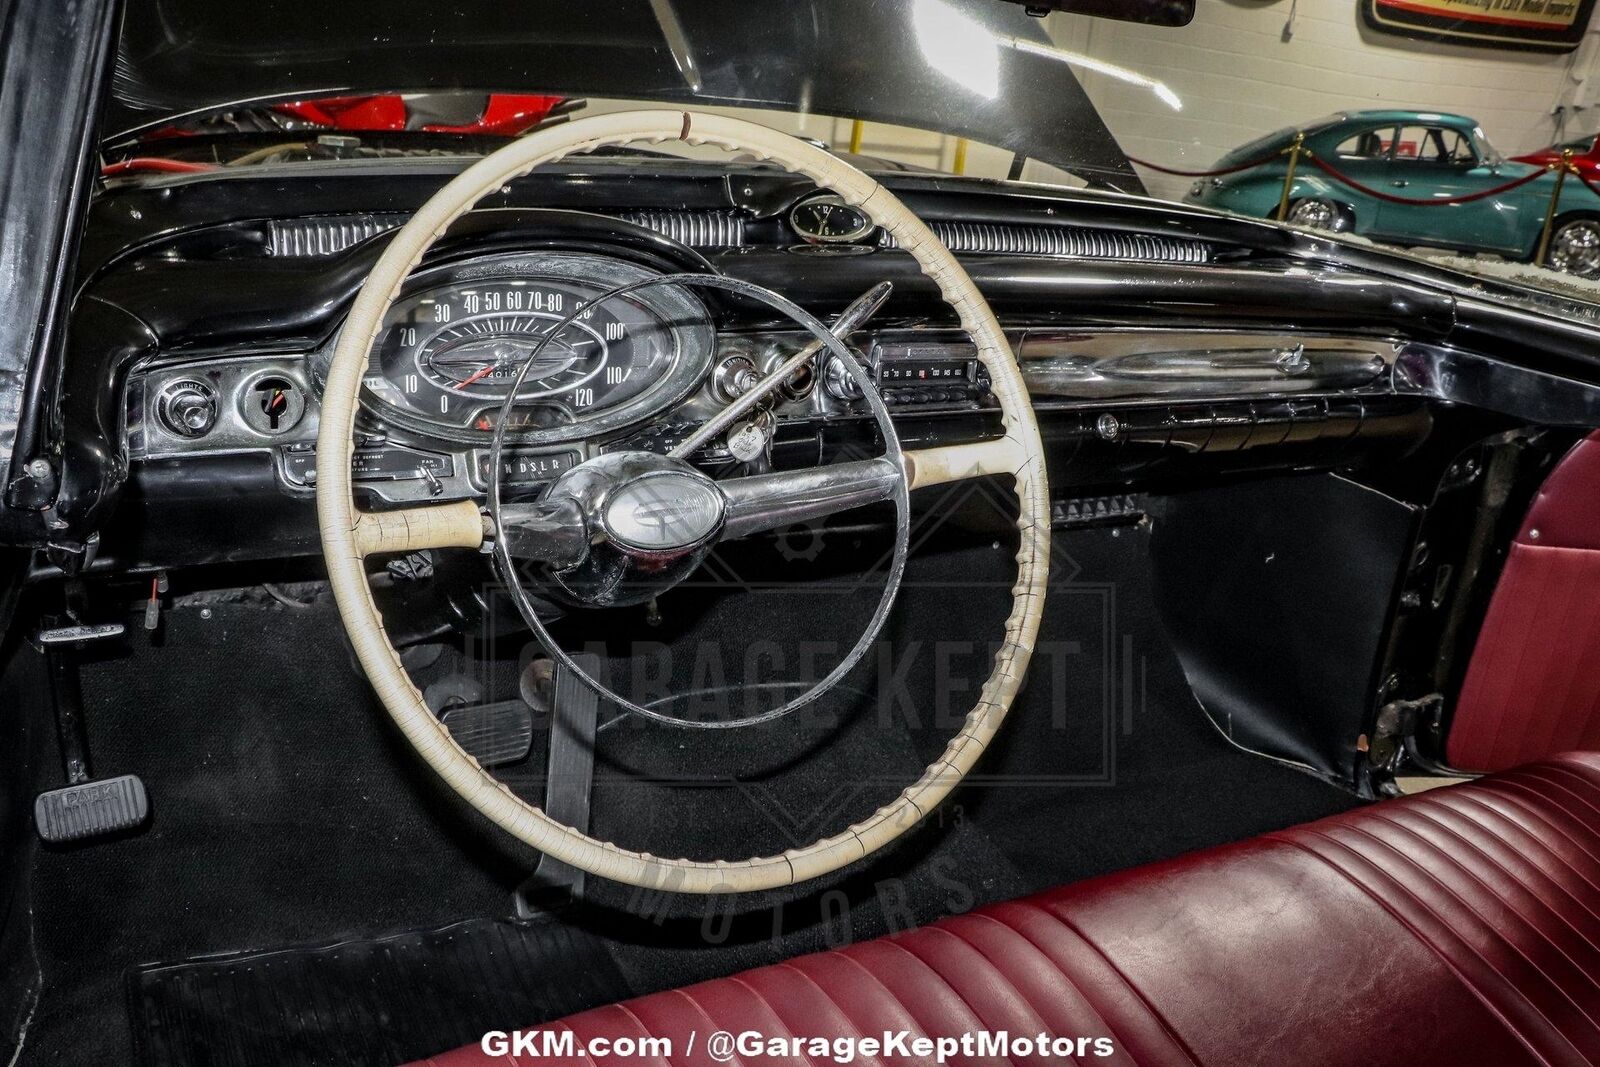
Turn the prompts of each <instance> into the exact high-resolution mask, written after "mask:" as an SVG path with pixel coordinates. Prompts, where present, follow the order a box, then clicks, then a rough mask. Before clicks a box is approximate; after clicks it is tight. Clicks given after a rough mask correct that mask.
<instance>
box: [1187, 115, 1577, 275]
mask: <svg viewBox="0 0 1600 1067" xmlns="http://www.w3.org/2000/svg"><path fill="white" fill-rule="evenodd" d="M1299 134H1303V135H1304V143H1303V147H1304V149H1305V150H1306V151H1308V152H1309V153H1311V157H1306V156H1302V157H1301V158H1300V160H1299V162H1298V164H1297V166H1296V168H1295V172H1294V178H1293V181H1292V182H1291V183H1290V188H1289V195H1288V205H1287V208H1288V211H1287V218H1288V219H1289V221H1290V222H1294V223H1298V224H1300V225H1302V226H1309V227H1313V228H1317V229H1327V230H1335V231H1340V232H1353V233H1359V234H1364V235H1366V236H1369V237H1372V238H1375V239H1378V240H1382V241H1391V242H1396V243H1401V244H1407V245H1429V246H1433V247H1440V248H1452V249H1460V250H1464V251H1471V252H1494V253H1498V254H1500V255H1504V256H1509V257H1511V258H1514V259H1520V260H1533V259H1536V258H1537V257H1538V253H1539V244H1540V237H1541V235H1542V231H1543V229H1544V223H1545V216H1546V214H1547V212H1548V211H1549V209H1550V199H1551V195H1552V193H1553V192H1554V190H1555V181H1556V178H1555V175H1554V174H1553V173H1549V172H1546V173H1543V174H1540V173H1539V172H1540V170H1541V169H1544V168H1540V167H1538V166H1535V165H1532V164H1528V163H1518V162H1515V161H1512V160H1507V159H1506V158H1505V157H1503V156H1502V155H1500V153H1499V152H1497V151H1495V149H1494V146H1493V145H1491V144H1490V143H1489V140H1488V138H1486V137H1485V136H1484V134H1483V130H1482V128H1481V127H1479V125H1478V123H1477V120H1475V119H1472V118H1468V117H1467V116H1465V115H1445V114H1439V113H1436V112H1423V111H1400V110H1375V111H1347V112H1340V113H1338V114H1335V115H1330V116H1328V117H1327V118H1323V119H1319V120H1317V121H1315V122H1311V123H1307V124H1306V125H1304V126H1299V127H1291V128H1288V129H1283V130H1279V131H1277V132H1276V133H1271V134H1268V135H1267V136H1265V137H1260V138H1257V139H1256V140H1254V141H1251V142H1249V143H1248V144H1244V145H1240V146H1239V147H1238V148H1235V149H1234V150H1233V151H1231V152H1229V153H1227V154H1226V155H1224V156H1223V157H1222V158H1221V159H1219V160H1217V162H1216V165H1215V166H1214V167H1213V168H1212V169H1213V170H1227V169H1228V168H1232V167H1240V166H1243V165H1244V164H1248V163H1250V162H1251V161H1253V160H1263V159H1264V160H1266V162H1263V163H1261V164H1260V165H1259V166H1254V167H1247V168H1246V169H1243V170H1238V171H1235V172H1234V173H1230V174H1223V175H1218V176H1214V177H1205V178H1201V179H1200V180H1199V181H1196V182H1195V183H1194V185H1193V186H1192V187H1191V188H1190V190H1189V193H1188V195H1187V196H1186V197H1185V200H1186V201H1188V202H1189V203H1195V204H1206V205H1209V206H1212V207H1220V208H1225V209H1227V210H1229V211H1237V212H1239V213H1240V214H1244V215H1254V216H1257V217H1275V216H1276V214H1277V212H1278V210H1279V206H1280V203H1281V202H1282V198H1283V185H1284V177H1285V174H1286V171H1287V168H1288V165H1289V155H1290V153H1289V152H1288V151H1287V150H1288V149H1289V148H1290V146H1291V145H1292V144H1293V143H1294V140H1295V137H1296V135H1299ZM1313 157H1314V158H1313ZM1319 160H1320V161H1321V163H1323V164H1325V165H1326V167H1331V168H1332V169H1333V170H1335V171H1337V172H1338V174H1339V175H1342V176H1343V177H1344V178H1347V179H1349V181H1342V180H1340V178H1339V177H1335V176H1334V175H1332V174H1329V173H1328V172H1327V170H1326V169H1325V167H1323V166H1319V165H1318V164H1317V161H1319ZM1535 175H1536V176H1535ZM1530 176H1532V177H1531V180H1528V181H1525V182H1523V183H1522V184H1520V185H1516V186H1515V187H1514V188H1505V187H1506V186H1509V185H1512V183H1514V182H1516V181H1517V179H1519V178H1525V177H1530ZM1358 186H1359V188H1358ZM1495 189H1501V190H1503V191H1500V192H1494V193H1492V195H1488V196H1482V197H1481V198H1480V199H1475V200H1469V201H1466V202H1459V201H1458V198H1462V197H1469V196H1473V195H1474V194H1483V193H1485V192H1489V191H1490V190H1495ZM1365 190H1371V192H1370V193H1369V192H1367V191H1365ZM1372 193H1378V194H1382V195H1379V196H1375V195H1372ZM1389 198H1398V199H1400V200H1406V201H1415V202H1414V203H1400V202H1397V199H1389ZM1439 201H1447V202H1445V203H1440V202H1439ZM1545 263H1546V265H1548V266H1550V267H1553V268H1555V269H1557V270H1563V271H1570V272H1572V273H1575V274H1583V275H1595V274H1600V195H1597V194H1596V193H1595V192H1593V191H1591V190H1590V188H1589V187H1588V186H1587V185H1585V184H1584V183H1583V182H1582V181H1580V180H1578V179H1577V178H1575V177H1573V176H1570V175H1569V176H1568V177H1567V179H1566V181H1565V182H1563V184H1562V189H1561V195H1560V198H1559V200H1558V202H1557V204H1556V211H1555V218H1554V221H1553V225H1552V227H1551V234H1550V243H1549V248H1548V250H1547V251H1546V253H1545Z"/></svg>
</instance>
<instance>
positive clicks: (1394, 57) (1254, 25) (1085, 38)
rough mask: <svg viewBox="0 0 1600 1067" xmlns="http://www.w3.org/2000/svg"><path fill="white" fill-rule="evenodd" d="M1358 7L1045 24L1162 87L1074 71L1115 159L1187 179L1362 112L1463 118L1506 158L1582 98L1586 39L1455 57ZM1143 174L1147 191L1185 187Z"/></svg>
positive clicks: (1599, 118) (1551, 132)
mask: <svg viewBox="0 0 1600 1067" xmlns="http://www.w3.org/2000/svg"><path fill="white" fill-rule="evenodd" d="M1357 8H1358V5H1357V3H1356V0H1298V3H1296V2H1295V0H1199V3H1198V7H1197V9H1196V12H1195V17H1194V21H1193V22H1192V23H1191V24H1190V25H1188V26H1186V27H1182V28H1163V27H1154V26H1143V25H1137V24H1134V23H1126V22H1112V21H1108V20H1106V19H1095V18H1088V17H1086V16H1081V15H1052V16H1050V19H1049V22H1048V26H1047V29H1048V31H1049V33H1050V35H1051V37H1052V39H1053V40H1054V41H1055V42H1056V44H1057V45H1058V46H1060V47H1061V48H1064V49H1067V50H1069V51H1074V52H1081V53H1084V54H1087V55H1089V56H1092V57H1093V58H1095V59H1097V60H1101V61H1106V62H1110V63H1116V64H1119V65H1121V66H1124V67H1126V68H1128V69H1130V70H1133V71H1137V72H1139V73H1140V74H1144V75H1146V76H1148V77H1152V78H1157V79H1160V80H1161V81H1163V82H1165V83H1166V84H1167V86H1169V87H1170V88H1171V89H1172V90H1173V92H1175V93H1176V94H1177V96H1178V98H1179V99H1180V100H1181V101H1182V105H1183V107H1182V110H1181V111H1175V110H1174V109H1173V108H1172V107H1170V106H1169V105H1168V104H1166V103H1163V102H1162V101H1161V100H1160V99H1159V98H1157V96H1156V95H1155V94H1154V93H1153V92H1152V91H1151V90H1149V89H1148V88H1141V87H1138V86H1134V85H1129V84H1127V83H1125V82H1122V81H1119V80H1117V79H1115V78H1112V77H1110V76H1108V75H1106V74H1100V73H1095V72H1093V71H1082V72H1080V75H1079V76H1080V78H1081V79H1082V81H1083V83H1084V88H1085V89H1086V91H1087V92H1088V94H1089V97H1090V98H1091V99H1092V100H1093V101H1094V102H1095V105H1096V107H1098V108H1099V109H1100V111H1101V114H1102V115H1104V116H1105V119H1106V123H1107V125H1109V126H1110V127H1111V131H1112V132H1113V133H1114V134H1116V135H1117V137H1118V139H1119V140H1120V141H1121V143H1122V147H1123V149H1124V150H1125V151H1127V152H1128V153H1129V154H1130V155H1134V156H1138V157H1140V158H1143V159H1149V160H1152V161H1154V162H1158V163H1164V164H1167V165H1169V166H1177V167H1182V168H1187V169H1191V170H1200V169H1203V168H1205V167H1207V166H1210V165H1211V163H1213V162H1214V161H1215V160H1216V158H1217V157H1218V156H1220V155H1221V154H1222V153H1223V152H1225V151H1226V150H1228V149H1229V148H1232V147H1234V146H1235V145H1239V144H1243V143H1244V142H1245V141H1248V140H1250V139H1252V138H1254V137H1257V136H1259V135H1261V134H1264V133H1269V132H1271V131H1273V130H1277V129H1282V128H1283V127H1286V126H1293V125H1297V124H1299V123H1302V122H1306V121H1309V120H1311V119H1315V118H1319V117H1321V116H1323V115H1326V114H1328V113H1330V112H1334V111H1341V110H1346V109H1356V108H1365V107H1398V108H1416V109H1418V110H1436V111H1452V112H1457V113H1461V114H1467V115H1472V116H1474V117H1476V118H1477V119H1478V120H1479V121H1480V122H1481V123H1482V124H1483V128H1484V131H1485V132H1486V133H1487V134H1488V135H1489V139H1490V140H1491V141H1493V142H1494V143H1495V145H1496V146H1497V147H1498V148H1499V149H1500V150H1501V151H1503V152H1505V153H1507V154H1508V155H1513V154H1516V153H1518V152H1524V151H1528V150H1529V149H1533V148H1538V147H1540V146H1542V145H1546V144H1549V143H1551V141H1553V140H1555V139H1556V135H1557V132H1558V131H1557V129H1556V123H1555V121H1554V120H1553V118H1552V114H1551V112H1552V110H1553V109H1554V108H1555V107H1556V105H1557V104H1558V103H1560V102H1566V103H1588V100H1587V99H1586V87H1585V85H1584V84H1583V82H1582V81H1581V79H1582V78H1583V77H1584V76H1585V75H1587V74H1589V73H1591V72H1592V71H1593V69H1594V67H1595V65H1596V64H1595V62H1594V59H1593V56H1594V52H1595V49H1594V44H1595V34H1594V33H1591V34H1590V38H1589V40H1588V41H1586V42H1585V45H1584V47H1582V48H1580V49H1579V51H1578V52H1576V53H1572V54H1570V55H1561V56H1550V55H1537V54H1530V53H1518V52H1507V51H1501V50H1498V49H1479V48H1463V47H1460V46H1453V45H1438V44H1431V43H1426V42H1418V41H1407V40H1404V39H1402V38H1399V37H1393V36H1390V35H1386V34H1378V33H1373V32H1372V31H1371V30H1369V29H1367V28H1366V27H1365V26H1364V25H1362V22H1361V15H1360V12H1359V11H1358V9H1357ZM1291 13H1293V24H1292V34H1291V35H1290V36H1289V39H1288V40H1285V39H1284V36H1285V34H1284V25H1285V23H1286V22H1287V21H1289V19H1290V16H1291ZM1589 127H1595V128H1600V108H1588V109H1586V110H1585V111H1580V112H1578V113H1577V114H1576V115H1575V116H1573V117H1572V118H1570V119H1569V120H1568V122H1567V127H1566V136H1578V135H1580V134H1583V133H1588V132H1593V131H1592V130H1591V129H1590V128H1589ZM1141 176H1142V177H1144V179H1145V182H1146V184H1147V186H1148V187H1149V189H1150V191H1151V192H1152V193H1153V194H1155V195H1157V196H1180V195H1182V193H1183V190H1184V189H1185V188H1186V186H1187V185H1188V181H1187V180H1186V179H1182V178H1172V177H1167V176H1164V175H1160V174H1156V173H1154V172H1152V171H1148V170H1141Z"/></svg>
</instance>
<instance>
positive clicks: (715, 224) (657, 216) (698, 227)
mask: <svg viewBox="0 0 1600 1067" xmlns="http://www.w3.org/2000/svg"><path fill="white" fill-rule="evenodd" d="M617 217H618V218H620V219H622V220H624V221H626V222H632V223H635V224H637V225H639V226H643V227H645V228H646V229H651V230H655V231H656V232H657V233H659V234H663V235H665V236H667V237H670V238H672V239H673V240H674V241H677V242H679V243H680V244H686V245H688V246H689V247H690V248H737V247H738V246H740V245H743V244H744V219H743V218H742V217H741V216H739V215H735V214H732V213H731V212H727V211H624V212H623V213H622V214H620V215H618V216H617Z"/></svg>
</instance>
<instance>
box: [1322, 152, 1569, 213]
mask: <svg viewBox="0 0 1600 1067" xmlns="http://www.w3.org/2000/svg"><path fill="white" fill-rule="evenodd" d="M1301 155H1303V156H1304V157H1305V158H1306V159H1309V160H1310V161H1311V162H1312V163H1313V164H1315V165H1316V167H1317V169H1318V170H1320V171H1322V172H1323V173H1324V174H1326V175H1328V176H1329V177H1330V178H1333V179H1335V180H1336V181H1339V182H1343V183H1344V184H1345V185H1348V186H1349V187H1350V188H1352V189H1354V190H1355V191H1356V192H1358V193H1364V194H1366V195H1367V196H1370V197H1373V198H1374V199H1377V200H1382V201H1384V202H1386V203H1390V204H1405V205H1408V206H1410V207H1442V206H1444V205H1447V204H1470V203H1472V202H1473V201H1474V200H1487V199H1488V198H1489V197H1491V196H1499V195H1500V194H1501V193H1507V192H1510V191H1511V190H1512V189H1516V188H1518V187H1519V186H1523V185H1527V184H1528V183H1529V182H1531V181H1534V180H1536V179H1538V178H1542V177H1544V176H1545V175H1546V174H1549V173H1551V171H1550V170H1549V169H1548V168H1541V169H1539V170H1536V171H1534V172H1533V173H1532V174H1524V175H1523V176H1522V177H1520V178H1516V179H1514V180H1512V181H1509V182H1506V183H1505V184H1504V185H1497V186H1495V187H1494V188H1493V189H1484V190H1481V191H1479V192H1476V193H1463V194H1462V195H1460V196H1439V197H1432V198H1430V199H1426V200H1419V199H1417V198H1415V197H1410V196H1395V195H1393V194H1392V193H1385V192H1381V191H1379V190H1377V189H1374V188H1372V187H1371V186H1370V185H1363V184H1361V183H1360V182H1358V181H1356V180H1355V179H1354V178H1352V177H1350V176H1349V175H1346V174H1341V173H1340V172H1339V171H1337V170H1335V169H1334V167H1333V165H1332V164H1331V163H1328V162H1327V161H1325V160H1323V159H1322V158H1321V157H1320V156H1315V155H1312V154H1311V153H1310V152H1303V153H1301ZM1579 177H1580V178H1581V177H1582V175H1579ZM1584 184H1588V183H1587V181H1585V183H1584ZM1590 188H1594V187H1593V186H1590ZM1597 193H1600V190H1597Z"/></svg>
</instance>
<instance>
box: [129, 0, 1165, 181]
mask: <svg viewBox="0 0 1600 1067" xmlns="http://www.w3.org/2000/svg"><path fill="white" fill-rule="evenodd" d="M930 4H931V5H936V6H938V7H943V8H947V9H952V10H954V11H956V12H959V14H960V16H962V17H964V18H966V19H970V20H973V21H974V22H976V23H978V24H980V25H981V27H983V28H984V29H986V30H988V31H990V32H992V33H993V34H994V35H995V37H996V39H998V40H1002V41H1009V40H1022V41H1027V42H1036V43H1039V44H1046V45H1048V43H1049V42H1048V38H1047V37H1046V36H1045V34H1044V32H1043V29H1042V28H1041V25H1040V23H1039V21H1038V20H1037V19H1034V18H1030V17H1029V16H1028V15H1026V14H1025V13H1023V11H1022V10H1021V9H1019V8H1017V7H1014V6H1013V5H1011V4H1005V3H999V2H998V0H765V2H758V0H606V2H604V3H593V2H582V0H577V2H567V3H552V2H548V0H543V2H541V0H522V2H509V3H508V2H507V0H450V2H447V3H428V4H422V3H406V2H405V0H342V2H339V3H323V4H306V3H304V2H303V0H250V2H248V3H238V2H233V3H229V2H219V0H127V7H126V13H125V17H124V24H123V31H122V37H121V41H120V43H119V46H118V54H117V75H116V82H115V87H114V94H113V99H112V102H111V106H110V108H109V111H108V114H107V119H106V125H105V129H106V131H107V132H108V134H109V137H110V139H119V138H124V137H126V136H127V135H128V134H130V133H132V132H135V131H137V130H138V129H140V128H143V127H147V126H150V125H153V124H157V123H161V122H164V121H166V120H169V119H171V118H173V117H176V116H178V115H184V114H189V113H193V112H205V111H215V110H217V109H220V108H224V107H226V106H228V105H231V104H240V103H244V102H250V101H256V102H259V101H267V100H283V99H292V98H296V97H307V96H314V95H315V96H323V95H331V94H362V93H380V92H399V91H406V92H422V91H439V90H451V89H460V90H474V91H501V92H547V93H555V94H561V95H570V96H596V97H601V96H603V97H613V98H616V97H620V98H625V99H637V100H641V101H653V102H659V103H671V104H696V103H698V104H712V105H732V104H737V105H745V106H751V107H766V108H775V109H780V110H785V111H795V112H806V113H815V114H819V115H829V116H839V117H843V118H852V119H855V118H859V119H863V120H867V121H870V122H885V123H894V124H898V125H904V126H913V127H920V128H923V129H929V130H935V131H937V132H941V133H948V134H952V135H955V136H961V137H969V138H972V139H974V140H977V141H980V142H983V143H987V144H992V145H996V146H997V147H1000V148H1005V149H1009V150H1011V151H1013V152H1017V153H1020V154H1022V155H1026V156H1029V157H1032V158H1034V159H1038V160H1041V161H1043V162H1046V163H1050V164H1053V165H1055V166H1058V167H1061V168H1062V169H1064V170H1067V171H1070V172H1072V173H1074V174H1078V175H1080V176H1082V177H1084V178H1085V179H1087V180H1089V181H1090V182H1091V183H1092V184H1095V185H1099V186H1105V187H1111V188H1116V189H1121V190H1124V191H1127V192H1142V191H1143V189H1142V187H1141V186H1140V183H1139V179H1138V178H1137V177H1136V176H1135V175H1134V172H1133V169H1132V167H1131V166H1130V165H1129V163H1128V160H1127V158H1126V156H1124V155H1123V153H1122V151H1121V149H1120V148H1119V147H1118V146H1117V143H1116V141H1115V139H1114V138H1113V137H1112V136H1111V133H1110V131H1109V130H1108V129H1107V128H1106V126H1105V123H1104V122H1103V121H1101V118H1100V116H1099V114H1098V113H1097V112H1096V111H1095V108H1094V105H1093V104H1091V103H1090V102H1089V98H1088V97H1087V96H1086V95H1085V94H1084V92H1083V89H1082V87H1081V86H1080V85H1079V83H1078V80H1077V78H1076V77H1074V75H1073V73H1072V71H1071V69H1070V68H1069V67H1068V66H1067V65H1066V63H1064V62H1062V61H1061V60H1060V59H1059V58H1050V57H1048V56H1044V55H1040V54H1036V53H1034V52H1029V51H1024V50H1020V49H1017V48H1014V47H1000V48H997V49H995V52H996V58H997V61H998V69H997V70H996V71H995V73H996V74H997V78H996V80H995V81H994V83H993V84H992V85H991V86H989V87H988V88H990V89H992V90H993V91H992V92H987V91H984V90H983V89H982V88H980V89H979V90H977V91H975V90H974V89H973V88H972V87H971V86H970V85H966V84H963V83H962V82H961V81H960V80H959V79H958V78H953V77H952V76H951V75H950V74H949V73H948V72H947V69H946V68H945V66H944V65H942V64H940V63H937V62H933V61H930V59H929V58H927V57H925V56H924V55H923V53H922V51H921V50H920V49H919V46H918V37H917V32H916V30H917V22H916V20H917V18H918V17H919V15H921V16H925V15H926V13H927V11H928V9H929V5H930Z"/></svg>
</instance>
